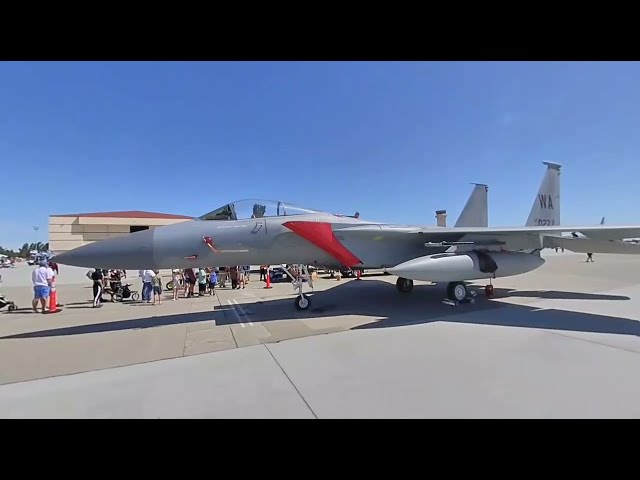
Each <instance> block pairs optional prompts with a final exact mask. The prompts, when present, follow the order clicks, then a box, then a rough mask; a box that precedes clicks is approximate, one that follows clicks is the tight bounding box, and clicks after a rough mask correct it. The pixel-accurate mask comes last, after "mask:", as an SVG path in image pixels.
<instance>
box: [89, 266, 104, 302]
mask: <svg viewBox="0 0 640 480" xmlns="http://www.w3.org/2000/svg"><path fill="white" fill-rule="evenodd" d="M103 279H104V275H102V270H101V269H100V268H96V269H95V270H94V271H93V273H92V274H91V280H93V308H96V307H98V306H100V302H101V301H102V291H103V290H104V284H103V283H102V282H103Z"/></svg>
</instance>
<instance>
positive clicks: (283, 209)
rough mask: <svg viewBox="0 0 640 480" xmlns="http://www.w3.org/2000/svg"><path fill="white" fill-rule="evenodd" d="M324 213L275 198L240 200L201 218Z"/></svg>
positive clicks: (216, 218)
mask: <svg viewBox="0 0 640 480" xmlns="http://www.w3.org/2000/svg"><path fill="white" fill-rule="evenodd" d="M313 213H322V212H321V211H318V210H310V209H308V208H300V207H297V206H295V205H292V204H290V203H284V202H278V201H274V200H238V201H236V202H231V203H228V204H226V205H224V206H222V207H220V208H216V209H215V210H213V211H211V212H209V213H207V214H205V215H202V216H201V217H199V218H200V220H247V219H250V218H264V217H282V216H289V215H309V214H313Z"/></svg>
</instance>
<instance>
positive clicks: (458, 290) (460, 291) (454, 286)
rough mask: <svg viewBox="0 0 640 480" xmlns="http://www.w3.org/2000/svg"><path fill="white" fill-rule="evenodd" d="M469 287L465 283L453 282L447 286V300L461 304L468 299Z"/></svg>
mask: <svg viewBox="0 0 640 480" xmlns="http://www.w3.org/2000/svg"><path fill="white" fill-rule="evenodd" d="M467 293H468V292H467V286H466V285H465V284H464V283H463V282H451V283H449V285H447V298H449V300H453V301H454V302H461V301H463V300H464V299H465V298H467Z"/></svg>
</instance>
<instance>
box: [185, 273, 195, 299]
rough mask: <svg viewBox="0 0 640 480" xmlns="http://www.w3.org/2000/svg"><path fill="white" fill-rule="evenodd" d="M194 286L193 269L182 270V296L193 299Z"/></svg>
mask: <svg viewBox="0 0 640 480" xmlns="http://www.w3.org/2000/svg"><path fill="white" fill-rule="evenodd" d="M195 285H196V274H195V273H193V268H185V269H184V296H185V297H193V287H195Z"/></svg>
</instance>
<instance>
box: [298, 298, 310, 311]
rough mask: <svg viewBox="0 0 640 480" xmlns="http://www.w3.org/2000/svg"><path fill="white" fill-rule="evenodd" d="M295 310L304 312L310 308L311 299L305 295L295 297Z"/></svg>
mask: <svg viewBox="0 0 640 480" xmlns="http://www.w3.org/2000/svg"><path fill="white" fill-rule="evenodd" d="M295 303H296V310H300V311H304V310H309V308H311V299H310V298H309V297H307V296H306V295H298V296H297V297H296V301H295Z"/></svg>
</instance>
